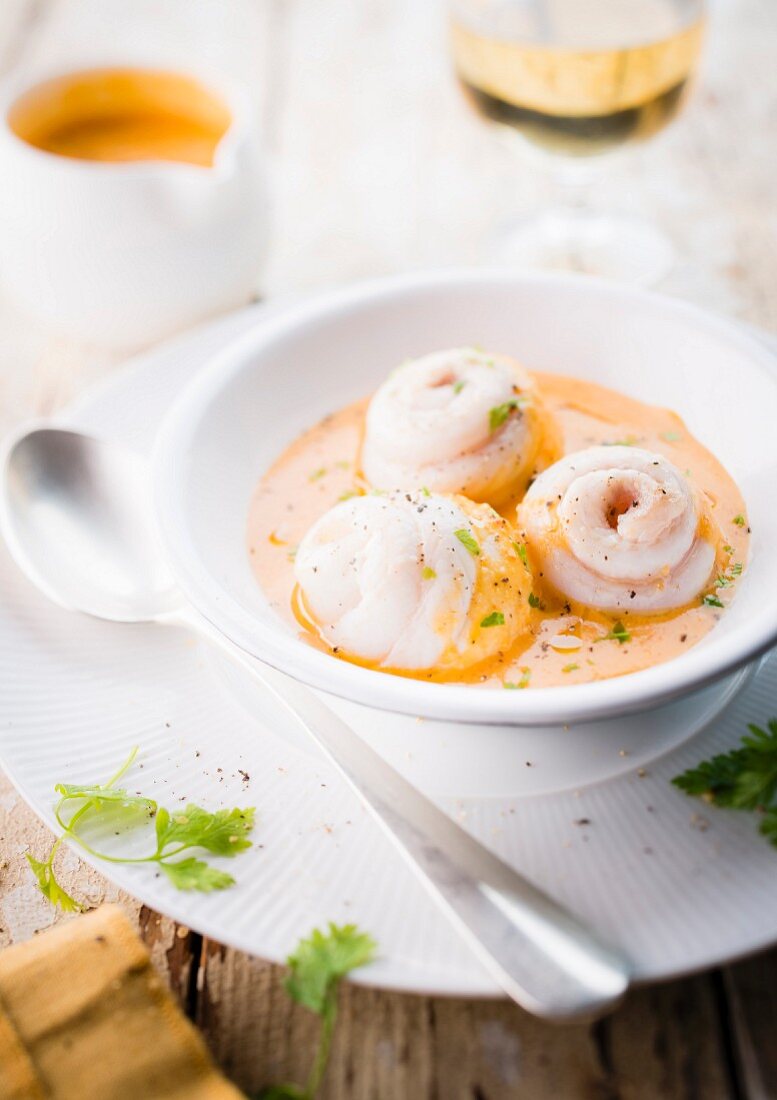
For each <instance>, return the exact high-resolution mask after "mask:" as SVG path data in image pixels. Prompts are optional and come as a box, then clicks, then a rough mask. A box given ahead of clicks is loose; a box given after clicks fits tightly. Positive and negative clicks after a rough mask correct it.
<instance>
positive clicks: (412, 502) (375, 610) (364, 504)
mask: <svg viewBox="0 0 777 1100" xmlns="http://www.w3.org/2000/svg"><path fill="white" fill-rule="evenodd" d="M294 569H295V575H296V579H297V583H298V586H299V597H300V603H301V607H302V612H303V615H304V617H305V618H306V619H307V620H310V621H311V622H312V623H313V624H314V625H315V627H316V629H317V631H318V633H319V634H320V636H321V637H322V638H323V639H324V640H325V641H326V642H327V643H328V645H330V646H331V647H332V648H333V649H334V650H336V651H337V652H339V653H340V655H341V656H344V657H348V658H351V659H354V660H357V661H362V662H365V663H369V664H373V665H376V666H378V667H381V668H387V669H395V670H406V671H418V670H424V669H435V670H438V671H450V670H457V669H458V670H461V669H465V668H468V667H470V666H472V665H474V664H476V663H478V662H480V661H482V660H485V659H486V658H489V657H492V656H494V655H495V654H496V653H498V652H499V651H500V650H503V649H504V648H505V647H507V646H509V644H510V643H511V642H512V641H513V640H514V638H515V637H516V636H517V635H518V633H519V632H520V631H521V630H522V629H524V628H525V627H526V623H527V612H526V611H525V608H526V607H527V602H526V595H525V594H523V593H522V592H521V587H520V585H524V586H525V585H527V581H526V580H525V579H524V578H527V577H528V573H526V571H525V570H524V569H523V566H522V564H521V562H520V559H519V557H518V555H517V553H516V550H515V548H514V543H513V541H512V539H511V536H510V531H509V528H508V526H507V523H506V521H505V520H503V519H502V518H501V517H500V516H498V515H497V514H496V512H494V511H493V509H492V508H490V507H489V506H488V505H477V504H473V503H472V502H471V501H468V500H465V499H464V498H462V497H443V496H438V495H434V494H428V493H423V492H419V493H401V492H394V493H386V494H378V493H371V494H369V495H367V496H362V497H354V498H352V499H351V500H347V501H343V502H342V503H340V504H337V505H335V507H334V508H332V509H331V510H330V511H328V512H327V513H326V514H325V515H323V516H322V517H321V518H320V519H319V520H318V521H317V522H316V523H315V524H314V525H313V526H312V527H311V529H310V530H309V531H308V532H307V534H306V535H305V537H304V539H303V540H302V542H301V543H300V545H299V548H298V550H297V554H296V558H295V564H294ZM527 591H528V588H527Z"/></svg>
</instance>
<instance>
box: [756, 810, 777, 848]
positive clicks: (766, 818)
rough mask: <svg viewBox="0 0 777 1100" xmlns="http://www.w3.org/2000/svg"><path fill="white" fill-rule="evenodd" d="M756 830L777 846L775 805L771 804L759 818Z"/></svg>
mask: <svg viewBox="0 0 777 1100" xmlns="http://www.w3.org/2000/svg"><path fill="white" fill-rule="evenodd" d="M758 832H759V833H760V834H761V835H762V836H765V837H766V839H767V840H768V841H769V843H770V844H773V845H774V846H775V848H777V806H772V807H770V809H768V810H767V811H766V813H765V814H764V815H763V817H762V818H761V823H760V825H759V826H758Z"/></svg>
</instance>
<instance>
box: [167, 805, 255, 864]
mask: <svg viewBox="0 0 777 1100" xmlns="http://www.w3.org/2000/svg"><path fill="white" fill-rule="evenodd" d="M253 827H254V809H253V807H250V808H249V809H246V810H238V809H234V810H216V812H215V813H210V812H209V811H208V810H203V809H201V807H199V806H193V805H188V806H186V807H184V809H183V810H178V811H176V812H175V813H173V814H170V813H169V812H168V811H167V810H164V809H161V808H160V809H159V810H158V811H157V815H156V839H157V853H158V854H161V853H162V852H163V851H164V849H165V848H167V847H168V846H169V845H170V844H178V845H180V846H181V847H182V848H204V849H205V851H207V852H213V854H214V855H217V856H236V855H237V854H238V852H244V851H245V850H246V848H250V847H251V841H250V840H248V834H249V833H250V832H251V830H252V829H253ZM178 850H179V851H180V848H179V849H178Z"/></svg>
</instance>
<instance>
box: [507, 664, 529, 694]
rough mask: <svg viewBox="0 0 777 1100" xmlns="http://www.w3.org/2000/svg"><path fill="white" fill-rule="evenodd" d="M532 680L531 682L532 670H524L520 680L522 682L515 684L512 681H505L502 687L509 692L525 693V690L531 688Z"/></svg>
mask: <svg viewBox="0 0 777 1100" xmlns="http://www.w3.org/2000/svg"><path fill="white" fill-rule="evenodd" d="M530 680H531V669H530V668H522V669H521V678H520V680H519V681H518V683H517V684H514V683H513V682H512V681H511V680H505V681H504V683H503V685H502V686H503V687H505V688H507V690H508V691H523V689H524V688H527V687H528V686H529V681H530Z"/></svg>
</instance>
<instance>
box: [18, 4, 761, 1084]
mask: <svg viewBox="0 0 777 1100" xmlns="http://www.w3.org/2000/svg"><path fill="white" fill-rule="evenodd" d="M106 42H107V43H108V49H111V48H112V44H113V43H115V42H121V43H122V46H123V48H126V49H130V48H132V47H133V46H134V45H136V44H138V43H140V44H141V46H142V48H143V49H145V50H149V49H150V50H152V51H160V50H162V51H164V50H167V51H168V55H169V52H170V51H172V52H173V55H175V51H177V52H178V56H180V58H181V59H182V62H183V63H185V62H186V60H187V59H190V58H199V57H202V58H204V59H205V60H207V61H210V62H215V63H216V64H226V65H228V66H229V68H230V71H231V72H232V73H233V75H235V76H236V77H238V78H241V79H242V80H244V81H245V83H246V84H247V85H248V86H249V87H250V88H252V89H253V91H254V93H255V96H256V101H257V104H258V107H259V110H260V113H261V117H262V119H263V125H264V131H265V135H266V141H267V148H268V150H269V154H270V158H271V168H272V173H273V183H274V192H275V208H274V236H273V247H272V256H271V259H270V263H269V267H268V269H267V272H266V274H265V277H264V279H263V281H262V283H261V285H258V286H257V290H258V291H261V292H262V293H270V294H275V293H283V292H288V291H299V290H309V289H314V288H316V287H319V286H326V285H331V284H332V283H333V282H335V281H344V280H350V279H354V278H361V277H364V276H367V275H376V274H383V273H388V272H394V271H400V270H405V269H407V268H413V267H422V266H434V265H448V264H451V263H477V262H478V261H479V260H480V259H482V256H483V239H484V237H485V236H486V235H487V233H488V232H489V231H490V230H491V229H492V227H493V226H494V225H496V224H498V223H499V221H500V220H502V219H504V218H507V217H508V216H510V215H512V214H515V213H520V212H522V211H525V210H528V209H530V208H531V206H532V205H533V204H534V203H536V202H538V201H540V200H541V198H542V194H543V190H544V187H545V184H544V181H543V180H542V179H541V178H540V177H539V176H538V175H537V174H536V173H535V172H532V171H530V170H529V169H527V168H525V167H524V166H523V165H522V164H521V163H520V162H519V161H518V160H513V156H512V154H511V153H510V152H508V151H505V150H504V149H503V148H502V146H500V144H499V143H498V142H496V141H495V140H494V137H493V135H492V134H491V133H490V132H489V131H487V130H486V129H485V128H484V127H482V126H481V125H480V124H479V123H478V122H476V121H475V120H474V119H473V118H471V117H470V116H469V115H468V114H467V113H466V111H465V110H464V108H463V106H462V103H461V101H460V99H459V96H458V94H457V90H456V88H455V86H454V83H453V81H452V79H451V77H450V73H449V71H448V65H447V59H446V55H445V47H444V28H443V18H442V12H441V8H440V6H439V5H438V3H436V2H434V0H213V2H212V3H205V4H200V3H198V2H197V0H180V2H179V0H131V2H128V0H3V4H2V6H0V65H2V66H3V67H4V68H5V69H10V68H12V67H19V68H21V69H24V70H28V71H31V70H34V69H35V68H36V67H42V66H45V65H46V64H47V63H50V62H52V61H54V62H59V63H62V64H64V65H67V64H72V63H73V62H74V61H75V60H78V59H81V58H84V57H88V56H89V53H90V51H91V52H92V57H94V56H97V57H99V56H100V53H101V51H102V52H104V49H105V47H104V45H101V43H106ZM95 51H96V53H95ZM161 56H163V57H164V56H165V54H164V53H162V54H161ZM775 57H777V6H775V4H774V0H719V2H718V3H717V4H715V5H714V7H713V18H712V22H711V33H710V39H709V43H708V49H707V54H706V58H705V65H704V70H703V74H702V81H701V87H700V88H699V90H698V91H697V94H696V97H695V99H694V100H693V102H692V104H691V105H690V107H689V108H688V110H687V112H686V114H685V116H684V118H683V119H682V121H681V122H680V123H679V124H678V125H677V126H676V127H675V128H674V129H672V130H670V132H669V133H668V134H666V135H665V136H663V137H662V139H661V140H660V141H658V142H656V143H655V144H654V145H652V146H649V147H646V148H645V149H644V150H640V151H639V152H635V153H631V154H629V156H628V157H625V158H624V159H623V162H622V164H617V165H613V166H611V167H610V168H609V169H608V171H607V173H606V176H605V177H604V178H602V179H601V180H600V181H599V182H598V183H597V185H596V188H595V190H596V201H597V203H600V204H601V205H602V206H607V205H610V206H613V207H615V208H618V209H626V210H629V209H632V210H634V209H640V210H644V211H645V212H647V213H648V214H649V215H651V216H653V217H655V218H656V219H657V220H659V221H660V222H661V223H662V224H664V225H665V226H666V227H667V229H668V230H669V231H670V232H671V234H672V235H673V236H674V238H675V240H676V242H677V246H678V249H679V255H680V257H681V258H680V261H679V263H678V265H677V267H676V269H675V270H674V272H673V273H672V275H671V277H670V278H669V279H667V281H666V283H665V284H664V287H663V289H665V290H667V291H669V292H671V293H674V294H677V295H680V296H681V297H685V298H689V299H692V300H694V301H697V302H700V303H702V304H705V305H707V306H710V307H712V308H715V309H719V310H723V311H725V312H728V313H731V314H735V315H737V316H739V317H741V318H744V319H746V320H749V321H752V322H755V323H758V324H761V325H763V326H765V327H767V328H771V329H772V330H777V294H775V292H774V288H775V286H777V248H775V231H776V230H777V187H775V181H774V169H775V167H777V164H776V162H775V129H776V128H777V75H775ZM1 259H2V242H0V260H1ZM115 359H116V356H115V355H114V356H111V357H108V356H106V355H105V353H104V352H101V351H99V350H98V349H95V348H90V347H84V346H80V345H75V344H73V343H71V342H66V341H64V340H63V339H61V338H57V337H56V336H52V335H50V334H47V333H45V332H42V331H40V330H39V329H38V328H37V327H36V326H35V325H34V324H31V323H29V322H28V321H27V320H25V319H24V318H21V317H19V316H18V315H17V314H16V313H15V312H14V311H13V309H12V308H11V306H10V305H7V304H5V303H4V302H2V301H0V363H1V364H2V366H1V367H0V371H1V377H2V420H3V424H2V426H3V427H4V428H5V427H7V426H9V425H11V424H12V423H14V422H16V421H18V420H20V419H21V418H22V417H24V416H27V415H30V414H41V415H45V414H48V413H50V412H51V411H52V410H53V409H55V408H56V407H58V406H60V405H61V404H62V403H63V402H65V401H67V400H68V399H69V398H70V397H72V396H73V394H74V393H76V392H77V391H78V390H79V389H80V388H82V387H84V386H86V385H88V384H89V383H90V382H92V381H93V380H94V379H96V378H97V377H99V376H100V374H102V373H103V372H104V371H105V370H106V369H109V368H110V365H111V364H112V362H114V361H115ZM0 705H1V704H0ZM775 709H776V710H777V703H776V706H775ZM46 832H47V831H46V829H45V828H44V827H43V826H42V825H40V824H39V823H38V821H37V820H36V818H35V817H34V816H33V814H32V813H31V812H30V811H29V810H28V809H27V808H26V806H25V805H24V804H23V803H22V802H21V800H20V799H19V798H18V796H17V795H16V794H15V792H14V791H13V789H12V788H11V786H10V784H9V783H8V782H7V781H6V780H4V779H3V778H2V777H0V944H3V945H5V944H10V943H13V942H16V941H19V940H22V939H25V938H27V937H29V936H32V935H34V934H35V933H36V932H38V931H39V930H41V929H43V928H45V927H47V926H48V925H50V924H51V923H53V922H54V921H55V920H58V919H61V918H60V917H59V916H57V915H55V914H54V913H53V911H52V910H51V909H50V908H49V907H48V905H47V903H46V902H45V901H44V900H43V898H42V897H41V896H40V895H39V894H38V893H37V891H36V889H35V888H34V886H33V884H32V880H31V876H30V874H29V871H28V869H27V867H26V863H25V861H24V859H23V853H24V852H25V851H26V850H27V849H31V850H32V851H33V852H37V853H38V854H40V853H41V852H42V851H44V850H45V849H46V847H47V845H48V843H49V839H50V838H48V837H47V835H46ZM65 866H66V871H65V875H64V878H65V884H66V885H67V886H68V888H72V889H73V891H74V892H76V893H79V894H81V893H83V892H84V890H85V888H86V889H88V893H89V894H90V896H103V897H104V898H105V899H117V891H116V890H115V888H113V887H112V886H111V885H110V884H109V883H107V882H105V881H103V880H102V879H101V878H99V876H97V875H96V874H95V873H94V872H92V871H90V870H89V869H88V868H86V867H85V866H83V865H82V864H81V863H80V862H79V861H78V859H77V858H76V857H75V856H74V855H72V854H68V855H67V857H66V860H65ZM775 873H777V856H775ZM118 901H119V902H120V904H121V905H122V906H123V907H124V908H125V909H126V910H127V912H128V913H129V914H130V915H131V916H132V918H133V919H134V920H135V922H136V923H137V926H138V928H139V930H140V933H141V935H142V936H143V938H144V940H145V941H146V943H147V944H148V945H149V946H150V948H151V951H152V953H153V957H154V959H155V961H156V963H157V965H158V966H159V968H160V970H161V971H162V972H163V973H164V974H165V975H166V976H167V978H168V979H169V982H170V984H171V986H172V988H173V990H174V991H175V993H176V995H177V996H178V997H179V998H180V1001H181V1003H182V1005H183V1006H184V1008H185V1010H186V1011H187V1013H189V1015H190V1016H191V1017H192V1018H193V1019H195V1020H196V1021H197V1023H198V1024H199V1025H200V1026H201V1028H202V1029H203V1031H204V1033H205V1035H206V1037H207V1040H208V1042H209V1043H210V1046H211V1048H212V1050H213V1052H214V1054H215V1056H216V1058H217V1059H218V1061H219V1062H220V1064H221V1065H222V1066H223V1068H224V1070H225V1071H226V1073H227V1074H229V1075H230V1076H231V1077H232V1078H233V1079H234V1080H235V1081H236V1082H237V1083H238V1084H239V1085H240V1086H241V1087H243V1088H244V1089H245V1090H246V1091H249V1090H251V1089H255V1088H257V1087H258V1086H260V1085H262V1084H266V1083H268V1082H270V1081H278V1080H288V1079H291V1080H301V1079H302V1078H303V1077H304V1074H305V1070H306V1069H307V1067H308V1063H309V1058H310V1055H311V1044H312V1038H313V1035H314V1022H313V1020H312V1019H311V1018H310V1017H309V1016H308V1015H307V1014H306V1013H305V1012H304V1011H303V1010H300V1009H296V1008H294V1007H292V1006H291V1005H290V1003H289V1000H288V998H287V997H286V995H285V994H284V993H283V991H282V988H281V985H280V981H281V977H282V971H281V970H280V969H279V968H277V967H275V966H272V965H270V964H268V963H264V962H260V961H258V960H256V959H251V958H248V957H246V956H245V955H241V954H240V953H239V952H236V951H232V950H231V949H228V948H224V947H222V946H220V945H219V944H217V943H213V942H209V941H206V940H203V938H202V937H201V936H199V935H196V934H194V933H192V932H190V931H189V930H187V929H186V928H182V927H179V926H176V925H175V924H174V923H173V922H171V921H169V920H167V919H165V918H163V917H160V916H159V915H158V914H156V913H153V912H150V911H149V910H148V909H145V908H143V907H140V906H139V905H138V904H137V903H136V902H135V901H133V899H132V898H130V897H128V896H126V895H118ZM776 920H777V918H776ZM776 1034H777V952H772V953H769V954H766V955H763V956H761V957H760V958H758V959H753V960H750V961H746V962H742V963H738V964H736V965H733V966H729V967H726V968H724V969H722V970H718V971H714V972H712V973H707V974H702V975H699V976H696V977H692V978H687V979H684V980H682V981H675V982H671V983H668V984H665V985H661V986H656V987H653V988H649V989H639V990H636V991H635V992H633V993H632V994H631V996H630V997H629V998H628V1000H627V1002H626V1004H625V1005H624V1006H623V1007H622V1008H621V1009H620V1011H619V1012H617V1013H616V1014H615V1015H614V1016H613V1017H611V1018H610V1019H608V1020H605V1021H602V1022H601V1023H598V1024H596V1025H595V1026H593V1027H582V1026H578V1027H569V1028H563V1029H562V1028H553V1027H550V1026H547V1025H545V1024H542V1023H539V1022H537V1021H535V1020H533V1019H531V1018H530V1017H529V1016H527V1015H525V1014H524V1013H522V1012H521V1011H519V1010H518V1009H517V1008H514V1007H511V1006H509V1005H507V1004H505V1003H501V1002H494V1001H481V1002H468V1001H463V1000H443V999H436V998H427V997H411V996H400V995H393V994H387V993H378V992H371V991H367V990H362V989H357V988H346V989H344V991H343V996H342V1016H341V1023H340V1026H339V1030H338V1034H337V1039H336V1042H335V1047H334V1053H333V1058H332V1063H331V1067H330V1071H329V1074H328V1078H327V1082H326V1087H325V1088H324V1090H323V1094H322V1095H323V1096H325V1097H328V1098H334V1097H339V1098H342V1100H345V1098H348V1100H357V1098H367V1097H370V1098H373V1097H374V1098H380V1100H391V1098H396V1100H404V1098H421V1097H429V1098H431V1097H436V1098H439V1100H465V1098H466V1100H485V1098H488V1100H497V1098H500V1100H503V1098H504V1100H508V1098H511V1097H516V1098H517V1097H521V1098H522V1100H526V1098H531V1100H542V1098H544V1097H558V1098H561V1100H566V1098H577V1097H581V1098H591V1100H593V1098H594V1097H596V1098H599V1100H604V1098H613V1100H614V1098H616V1097H623V1098H624V1100H626V1098H628V1100H631V1098H635V1100H636V1098H645V1100H647V1098H651V1100H652V1098H661V1100H670V1098H679V1097H684V1098H689V1100H690V1098H695V1097H698V1098H703V1100H718V1098H723V1097H727V1098H728V1097H730V1098H732V1100H740V1098H743V1097H750V1098H753V1100H766V1098H767V1097H774V1096H777V1041H775V1035H776Z"/></svg>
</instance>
